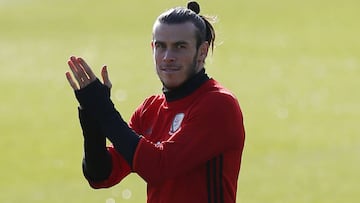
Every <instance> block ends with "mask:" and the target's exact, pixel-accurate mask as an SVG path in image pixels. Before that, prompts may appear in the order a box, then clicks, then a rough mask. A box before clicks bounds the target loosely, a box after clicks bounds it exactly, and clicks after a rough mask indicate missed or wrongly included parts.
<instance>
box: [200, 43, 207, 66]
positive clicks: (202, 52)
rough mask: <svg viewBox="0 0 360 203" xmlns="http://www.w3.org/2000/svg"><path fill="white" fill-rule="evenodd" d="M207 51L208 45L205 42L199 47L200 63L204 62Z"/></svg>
mask: <svg viewBox="0 0 360 203" xmlns="http://www.w3.org/2000/svg"><path fill="white" fill-rule="evenodd" d="M208 51H209V43H208V42H207V41H205V42H204V43H202V44H201V45H200V47H199V60H201V61H202V62H205V59H206V57H207V54H208Z"/></svg>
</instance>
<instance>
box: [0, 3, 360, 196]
mask: <svg viewBox="0 0 360 203" xmlns="http://www.w3.org/2000/svg"><path fill="white" fill-rule="evenodd" d="M186 2H187V1H183V0H167V1H165V0H153V1H123V0H105V1H91V0H88V1H85V0H72V1H67V0H62V1H60V0H0V68H1V74H0V88H1V91H2V93H1V99H0V102H1V103H0V104H1V105H0V150H1V153H0V166H1V169H0V202H2V203H13V202H16V203H18V202H36V203H42V202H51V203H56V202H59V203H60V202H89V203H90V202H106V203H114V202H135V203H138V202H139V203H140V202H146V186H145V183H144V181H143V180H142V179H141V178H139V177H138V176H137V175H130V176H129V177H128V178H127V179H126V180H124V181H123V182H121V183H120V184H119V185H117V186H115V187H113V188H111V189H102V190H92V189H90V187H89V186H88V185H87V182H86V181H85V179H84V178H83V175H82V172H81V159H82V135H81V129H80V126H79V123H78V119H77V102H76V100H75V98H74V95H73V92H72V89H71V88H70V86H69V85H68V84H67V81H66V79H65V71H67V70H68V67H67V64H66V63H67V60H68V58H69V57H70V56H71V55H76V56H82V57H84V58H85V59H86V60H87V61H88V63H89V64H90V65H91V66H92V67H93V69H94V71H95V72H97V73H100V68H101V66H102V65H103V64H106V65H107V66H108V70H109V72H110V78H111V79H112V83H113V93H112V98H113V101H114V102H115V103H116V106H117V108H118V110H119V111H120V112H121V113H122V115H123V117H124V118H126V119H128V118H129V117H130V116H131V114H132V112H133V111H134V109H135V108H136V107H137V106H138V105H139V104H140V103H141V102H142V101H143V99H144V98H145V97H147V96H149V95H151V94H154V93H160V92H161V84H160V82H159V81H158V79H157V76H156V74H155V71H154V67H153V61H152V53H151V49H150V40H151V29H152V25H153V22H154V20H155V18H156V17H157V16H158V15H159V14H160V13H161V12H163V11H165V10H167V9H168V8H171V7H174V6H183V5H186ZM198 2H199V3H200V5H201V9H202V10H201V13H202V14H208V15H212V16H217V17H218V21H217V23H216V24H215V29H216V32H217V39H216V40H217V42H216V45H217V46H216V48H215V50H214V53H213V55H210V56H209V58H208V60H207V65H206V68H207V72H208V73H209V75H210V76H212V77H213V78H215V79H216V80H218V81H220V82H221V83H222V84H223V85H224V86H226V87H227V88H228V89H230V90H231V91H232V92H234V93H235V95H236V96H237V97H238V99H239V102H240V105H241V107H242V110H243V114H244V119H245V127H246V136H247V137H246V143H245V149H244V153H243V163H242V168H241V172H240V178H239V182H238V198H237V200H238V202H244V203H263V202H267V203H290V202H291V203H319V202H327V203H338V202H340V201H341V202H357V201H358V200H359V199H360V195H359V194H358V190H359V186H360V185H359V181H360V173H359V171H360V156H359V155H360V137H359V135H360V128H359V127H358V126H359V125H358V123H357V122H359V115H360V91H359V90H358V89H359V87H360V80H359V79H356V78H357V77H359V75H360V60H359V59H360V40H359V36H360V35H359V34H360V27H359V23H358V19H360V14H359V12H358V10H359V8H360V2H359V1H357V0H342V1H339V0H327V1H325V0H311V1H310V0H303V1H295V0H272V1H269V0H251V1H250V0H240V1H237V0H228V1H220V0H207V1H206V0H199V1H198ZM356 200H357V201H356Z"/></svg>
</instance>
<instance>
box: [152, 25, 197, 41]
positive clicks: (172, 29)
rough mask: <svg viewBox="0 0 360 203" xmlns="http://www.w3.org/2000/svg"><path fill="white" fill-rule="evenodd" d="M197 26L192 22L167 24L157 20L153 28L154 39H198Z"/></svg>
mask: <svg viewBox="0 0 360 203" xmlns="http://www.w3.org/2000/svg"><path fill="white" fill-rule="evenodd" d="M195 30H196V28H195V26H194V24H192V23H191V22H185V23H177V24H167V23H159V22H156V23H155V24H154V28H153V40H155V41H164V42H165V41H166V42H174V43H175V42H180V41H182V42H188V43H192V42H195V41H196V37H195Z"/></svg>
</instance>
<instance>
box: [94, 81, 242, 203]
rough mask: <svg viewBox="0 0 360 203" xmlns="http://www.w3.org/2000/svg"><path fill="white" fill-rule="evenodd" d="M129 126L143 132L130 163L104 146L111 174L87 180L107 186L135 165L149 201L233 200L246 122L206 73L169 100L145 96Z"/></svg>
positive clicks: (197, 202) (96, 185)
mask: <svg viewBox="0 0 360 203" xmlns="http://www.w3.org/2000/svg"><path fill="white" fill-rule="evenodd" d="M129 125H130V127H131V128H132V129H133V130H134V131H135V132H136V133H137V134H139V135H142V136H143V137H142V138H141V139H140V142H139V144H138V146H137V148H136V151H135V155H134V159H133V166H132V167H130V166H129V165H128V163H127V162H126V161H125V160H124V158H123V157H122V156H121V155H120V154H119V153H118V152H116V151H115V149H114V148H113V147H108V150H109V152H110V154H111V155H112V162H113V164H112V165H113V169H112V172H111V175H110V176H109V178H108V179H107V180H105V181H102V182H97V183H94V182H91V181H90V185H91V186H92V187H94V188H103V187H111V186H113V185H115V184H117V183H119V182H120V181H121V180H122V179H123V178H124V177H126V176H127V175H128V174H129V173H130V172H132V171H131V168H133V171H134V172H136V173H137V174H138V175H140V176H141V177H142V178H143V179H144V180H145V181H146V182H147V188H148V189H147V195H148V200H147V202H148V203H184V202H186V203H192V202H194V203H202V202H209V203H215V202H226V203H232V202H233V203H235V202H236V191H237V182H238V175H239V171H240V164H241V156H242V151H243V147H244V139H245V132H244V125H243V117H242V112H241V109H240V107H239V104H238V101H237V99H236V98H235V97H234V95H232V94H231V93H230V92H229V91H228V90H226V89H225V88H224V87H222V86H221V85H220V84H219V83H218V82H216V81H215V80H213V79H209V80H208V81H207V82H205V83H204V84H203V85H201V86H200V88H198V89H197V90H195V91H194V92H193V93H191V94H190V95H188V96H186V97H184V98H181V99H178V100H175V101H171V102H168V101H167V100H166V98H165V96H164V95H163V94H162V95H154V96H151V97H149V98H147V99H146V100H145V101H144V102H143V104H142V105H140V106H139V107H138V108H137V110H136V111H135V113H134V114H133V115H132V117H131V120H130V123H129Z"/></svg>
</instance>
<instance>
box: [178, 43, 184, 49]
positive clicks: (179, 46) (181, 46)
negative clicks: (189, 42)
mask: <svg viewBox="0 0 360 203" xmlns="http://www.w3.org/2000/svg"><path fill="white" fill-rule="evenodd" d="M177 48H178V49H185V48H186V46H185V45H183V44H179V45H177Z"/></svg>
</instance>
